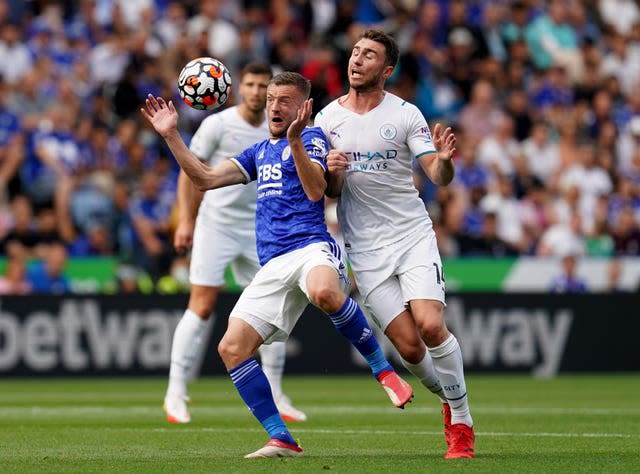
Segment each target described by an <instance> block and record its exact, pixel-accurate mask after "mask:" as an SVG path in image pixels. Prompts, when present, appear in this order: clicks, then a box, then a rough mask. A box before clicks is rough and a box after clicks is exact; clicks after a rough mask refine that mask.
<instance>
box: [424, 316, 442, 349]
mask: <svg viewBox="0 0 640 474" xmlns="http://www.w3.org/2000/svg"><path fill="white" fill-rule="evenodd" d="M418 330H419V331H420V335H421V336H422V340H423V341H424V342H425V343H426V344H427V346H428V347H435V346H438V345H440V344H441V343H442V342H443V341H444V339H445V334H446V333H447V327H446V326H445V324H444V321H443V320H442V319H441V318H427V319H424V320H422V321H419V322H418Z"/></svg>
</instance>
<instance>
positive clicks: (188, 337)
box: [167, 309, 207, 396]
mask: <svg viewBox="0 0 640 474" xmlns="http://www.w3.org/2000/svg"><path fill="white" fill-rule="evenodd" d="M206 324H207V321H206V320H204V319H202V318H201V317H200V316H198V315H197V314H196V313H194V312H193V311H191V310H190V309H187V310H185V312H184V315H183V316H182V318H181V319H180V321H178V324H177V326H176V330H175V332H174V333H173V343H172V344H171V366H170V367H169V386H168V387H167V393H172V394H173V395H177V396H186V395H187V377H188V374H189V370H190V369H191V366H192V364H193V360H194V359H195V357H196V355H197V354H198V351H199V350H200V346H201V345H202V333H203V331H204V328H205V326H206Z"/></svg>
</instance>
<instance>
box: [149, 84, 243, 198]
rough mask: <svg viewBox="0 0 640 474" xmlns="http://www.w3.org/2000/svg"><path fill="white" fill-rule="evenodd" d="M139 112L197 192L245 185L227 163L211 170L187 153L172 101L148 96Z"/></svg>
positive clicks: (228, 162) (235, 170)
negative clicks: (167, 148)
mask: <svg viewBox="0 0 640 474" xmlns="http://www.w3.org/2000/svg"><path fill="white" fill-rule="evenodd" d="M140 112H141V113H142V115H143V116H144V117H145V118H146V119H147V120H148V121H149V122H150V123H151V125H153V128H154V129H155V131H156V132H158V134H159V135H160V136H161V137H162V138H163V139H164V141H165V142H166V143H167V146H168V147H169V149H170V150H171V153H173V156H174V157H175V158H176V160H177V161H178V164H179V165H180V167H181V168H182V169H183V170H184V172H185V173H186V174H187V176H189V178H190V179H191V181H193V184H195V185H196V187H197V188H198V189H199V190H200V191H206V190H207V189H215V188H221V187H223V186H229V185H231V184H238V183H244V182H246V178H245V176H244V174H243V173H242V171H240V168H238V166H236V165H235V164H233V162H231V161H230V160H224V161H223V162H222V163H220V164H219V165H217V166H215V167H214V168H211V167H210V166H208V165H206V164H205V163H203V162H201V161H200V160H199V159H198V157H196V155H194V154H193V153H192V152H191V150H189V148H188V147H187V145H186V144H185V142H184V140H183V139H182V137H181V136H180V132H179V131H178V111H177V110H176V108H175V106H174V105H173V102H172V101H169V102H166V101H165V100H164V99H163V98H162V97H154V96H153V95H152V94H149V95H148V96H147V100H146V101H145V107H143V108H141V109H140Z"/></svg>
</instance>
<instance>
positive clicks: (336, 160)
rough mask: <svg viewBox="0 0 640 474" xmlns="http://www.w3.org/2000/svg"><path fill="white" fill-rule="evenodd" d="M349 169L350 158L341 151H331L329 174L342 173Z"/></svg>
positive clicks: (328, 166)
mask: <svg viewBox="0 0 640 474" xmlns="http://www.w3.org/2000/svg"><path fill="white" fill-rule="evenodd" d="M347 168H349V157H348V156H347V154H346V153H345V152H343V151H340V150H335V149H334V150H330V151H329V154H328V155H327V169H328V170H329V173H336V172H341V171H344V170H346V169H347Z"/></svg>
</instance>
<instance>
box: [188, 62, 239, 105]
mask: <svg viewBox="0 0 640 474" xmlns="http://www.w3.org/2000/svg"><path fill="white" fill-rule="evenodd" d="M178 92H179V93H180V97H182V100H184V101H185V102H186V103H187V105H189V106H190V107H193V108H194V109H198V110H214V109H217V108H218V107H220V106H221V105H223V104H224V103H225V102H226V101H227V99H228V98H229V94H230V93H231V74H230V73H229V69H227V67H226V66H225V65H224V64H222V62H220V61H218V60H217V59H214V58H206V57H202V58H196V59H193V60H191V61H189V62H188V63H187V64H186V65H185V67H183V68H182V71H180V76H179V77H178Z"/></svg>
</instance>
